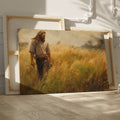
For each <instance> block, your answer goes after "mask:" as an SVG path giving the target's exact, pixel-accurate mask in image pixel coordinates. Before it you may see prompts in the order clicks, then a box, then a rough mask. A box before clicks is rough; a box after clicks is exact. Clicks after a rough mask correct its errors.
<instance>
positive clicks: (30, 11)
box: [0, 0, 120, 93]
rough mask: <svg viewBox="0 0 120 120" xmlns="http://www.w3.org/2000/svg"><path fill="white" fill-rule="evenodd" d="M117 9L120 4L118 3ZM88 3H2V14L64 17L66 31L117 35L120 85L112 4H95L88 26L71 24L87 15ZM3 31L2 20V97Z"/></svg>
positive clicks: (119, 73)
mask: <svg viewBox="0 0 120 120" xmlns="http://www.w3.org/2000/svg"><path fill="white" fill-rule="evenodd" d="M116 2H117V7H120V1H119V0H116ZM88 5H89V0H0V13H1V14H9V15H22V16H24V15H26V16H34V15H36V14H40V15H41V14H42V15H49V16H61V17H63V18H66V20H65V27H66V29H69V28H71V27H74V28H77V29H90V30H93V29H111V30H113V32H114V36H116V37H114V41H113V45H114V53H113V58H114V60H115V61H114V64H115V80H116V81H117V82H118V83H119V82H120V62H119V61H120V56H119V52H120V47H119V44H120V42H119V40H117V39H118V38H119V36H118V35H117V33H118V32H120V25H118V23H117V21H116V20H115V19H113V18H112V11H111V0H96V4H95V9H94V12H95V13H96V15H95V17H93V19H92V20H91V22H90V23H88V24H83V23H79V22H77V21H71V20H70V19H67V18H75V17H77V18H81V17H83V16H84V14H85V13H87V12H88ZM119 13H120V12H119ZM3 52H4V51H3V29H2V18H1V17H0V93H3V92H4V87H3V86H4V66H3V64H4V60H3Z"/></svg>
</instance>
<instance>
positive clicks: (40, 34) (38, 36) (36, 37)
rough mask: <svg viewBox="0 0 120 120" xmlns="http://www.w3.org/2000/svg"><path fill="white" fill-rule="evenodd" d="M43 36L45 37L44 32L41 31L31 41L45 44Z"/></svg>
mask: <svg viewBox="0 0 120 120" xmlns="http://www.w3.org/2000/svg"><path fill="white" fill-rule="evenodd" d="M45 35H46V32H45V31H43V30H41V31H39V32H38V33H37V35H36V36H35V37H34V38H33V39H35V40H37V41H42V42H45Z"/></svg>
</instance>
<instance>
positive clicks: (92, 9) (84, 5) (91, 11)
mask: <svg viewBox="0 0 120 120" xmlns="http://www.w3.org/2000/svg"><path fill="white" fill-rule="evenodd" d="M73 4H76V5H77V7H78V6H79V9H82V10H84V14H83V16H82V17H79V16H78V19H80V20H72V21H71V20H67V19H66V20H65V21H66V22H65V23H66V28H67V26H72V27H75V26H76V23H82V24H91V22H92V19H96V0H94V1H93V3H91V1H90V0H84V1H81V0H78V2H74V3H73ZM90 5H91V6H90ZM85 21H86V22H85ZM67 29H70V28H67Z"/></svg>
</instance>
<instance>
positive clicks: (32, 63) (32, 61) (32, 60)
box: [30, 53, 35, 67]
mask: <svg viewBox="0 0 120 120" xmlns="http://www.w3.org/2000/svg"><path fill="white" fill-rule="evenodd" d="M30 58H31V65H32V66H33V67H34V66H35V63H34V54H33V53H30Z"/></svg>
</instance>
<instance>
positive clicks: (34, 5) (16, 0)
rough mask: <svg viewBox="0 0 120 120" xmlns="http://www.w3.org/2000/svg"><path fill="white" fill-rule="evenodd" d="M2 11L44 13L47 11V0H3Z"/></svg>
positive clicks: (16, 13) (0, 7)
mask: <svg viewBox="0 0 120 120" xmlns="http://www.w3.org/2000/svg"><path fill="white" fill-rule="evenodd" d="M7 1H8V0H7ZM6 3H7V4H6ZM0 11H1V12H3V13H7V14H15V15H18V14H19V15H35V14H41V15H44V14H45V13H46V0H12V2H10V1H8V2H6V0H5V1H3V0H2V2H1V3H0Z"/></svg>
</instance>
